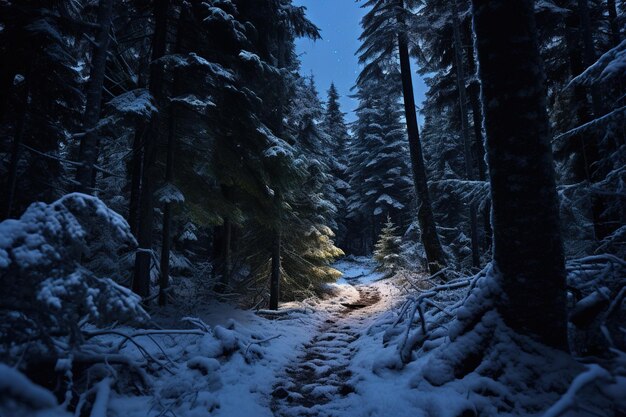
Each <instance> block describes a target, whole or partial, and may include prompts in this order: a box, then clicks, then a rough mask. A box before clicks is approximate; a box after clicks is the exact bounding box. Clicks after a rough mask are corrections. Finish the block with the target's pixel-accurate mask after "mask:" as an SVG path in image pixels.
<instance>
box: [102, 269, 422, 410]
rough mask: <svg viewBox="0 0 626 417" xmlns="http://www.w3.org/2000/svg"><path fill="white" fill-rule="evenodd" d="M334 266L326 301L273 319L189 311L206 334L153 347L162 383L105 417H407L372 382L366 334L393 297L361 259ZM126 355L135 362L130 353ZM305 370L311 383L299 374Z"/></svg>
mask: <svg viewBox="0 0 626 417" xmlns="http://www.w3.org/2000/svg"><path fill="white" fill-rule="evenodd" d="M335 267H336V268H337V269H339V270H340V271H342V272H343V273H344V277H343V278H342V279H341V280H339V281H338V282H337V283H336V284H331V285H330V288H329V293H330V294H331V295H329V296H328V297H327V298H326V299H323V300H319V299H311V300H306V301H304V302H299V303H295V302H293V303H283V304H281V306H280V313H279V314H276V313H273V312H269V311H265V310H261V311H259V312H257V313H255V312H252V311H243V310H239V309H236V308H234V307H232V306H230V305H228V304H223V303H214V304H212V305H210V306H206V307H205V308H202V309H201V310H200V311H197V312H196V314H195V316H196V317H197V318H198V319H199V320H201V321H202V322H203V323H205V324H206V326H207V328H208V329H209V332H208V333H207V334H206V335H205V336H196V335H172V336H167V337H165V336H164V337H159V339H158V340H159V344H160V345H161V346H162V347H163V349H164V350H165V353H166V354H167V356H168V357H169V359H170V360H171V361H172V362H173V363H174V365H173V366H170V368H171V370H172V373H171V374H170V373H169V372H160V374H159V378H157V380H156V381H155V383H154V384H155V390H154V392H155V394H156V395H155V396H154V398H153V396H152V395H146V396H135V395H133V396H124V395H118V394H114V395H113V396H112V398H111V400H110V408H109V413H110V415H112V416H120V417H122V416H124V417H145V416H146V415H149V416H152V415H154V416H157V415H166V414H167V411H168V410H171V411H173V413H174V414H175V415H177V416H190V417H191V416H206V415H211V416H223V417H237V416H242V417H250V416H254V417H263V416H274V415H289V416H291V415H293V416H299V415H319V416H323V415H328V416H331V415H341V416H366V415H367V416H386V415H398V416H402V415H407V416H408V415H415V412H416V410H412V414H411V412H410V410H409V409H407V408H406V404H407V403H406V401H404V400H401V399H400V397H401V395H399V392H398V391H399V389H398V388H399V387H398V385H399V384H402V382H401V381H399V380H398V379H397V378H395V376H392V375H388V374H385V373H383V374H381V375H378V376H377V375H375V374H374V367H373V364H374V363H375V362H376V360H377V358H378V357H379V355H380V353H381V349H382V342H381V340H380V338H381V333H380V332H371V331H370V332H369V333H368V330H370V328H372V326H374V327H375V326H376V324H377V323H379V322H380V321H381V319H383V318H384V317H385V316H388V315H389V314H390V312H389V310H390V309H391V308H392V306H393V305H394V304H395V303H397V302H398V300H399V298H400V293H399V290H398V289H397V287H396V286H395V285H393V283H392V282H391V281H389V280H381V278H382V277H383V274H382V273H379V272H375V271H374V268H375V264H374V263H373V262H372V261H371V260H370V259H368V258H347V259H344V260H342V261H340V262H338V263H337V264H336V265H335ZM360 303H364V304H360ZM156 319H157V320H159V318H158V317H157V318H156ZM162 322H163V323H161V324H167V327H170V328H171V327H174V325H175V323H168V322H167V320H166V319H163V320H162ZM107 337H111V336H107ZM143 342H144V343H145V346H146V347H148V346H150V345H152V346H153V347H154V348H156V346H154V344H151V343H150V341H149V340H143ZM394 350H395V348H394ZM128 353H132V354H133V355H135V356H136V358H137V359H140V358H141V356H140V352H138V351H137V350H136V349H135V348H134V347H132V346H129V347H128ZM153 353H154V354H155V355H159V352H158V350H155V351H154V352H153ZM312 353H317V354H318V356H316V355H315V354H312ZM163 356H164V355H163ZM307 368H309V369H312V370H314V375H317V376H318V377H319V378H317V379H313V378H311V376H312V375H308V374H306V372H305V371H306V369H307ZM339 371H344V373H343V374H342V375H337V374H336V372H339ZM305 378H306V379H307V380H305ZM383 381H386V382H387V384H386V385H384V384H381V382H383ZM403 381H404V382H405V386H406V381H405V380H403ZM303 382H306V384H303ZM302 385H305V386H302ZM285 397H286V398H285ZM305 397H306V398H305ZM303 404H304V405H303ZM149 410H150V411H149ZM390 411H393V413H392V414H389V412H390ZM403 413H404V414H403ZM172 415H173V414H172Z"/></svg>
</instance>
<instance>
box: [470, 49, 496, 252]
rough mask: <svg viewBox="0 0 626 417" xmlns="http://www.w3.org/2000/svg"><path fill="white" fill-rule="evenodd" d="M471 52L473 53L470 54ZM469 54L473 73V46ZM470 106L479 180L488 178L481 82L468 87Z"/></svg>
mask: <svg viewBox="0 0 626 417" xmlns="http://www.w3.org/2000/svg"><path fill="white" fill-rule="evenodd" d="M470 54H471V55H470ZM470 54H468V63H469V66H470V71H471V73H472V74H475V72H476V64H475V62H474V48H473V47H472V48H471V50H470ZM468 93H469V99H470V106H472V122H473V124H474V136H475V139H474V140H475V142H474V145H475V146H474V149H475V151H474V152H475V154H476V162H477V166H478V180H479V181H485V180H486V179H487V164H486V163H485V143H484V138H483V128H482V126H483V113H482V110H481V109H480V83H479V82H478V81H475V82H472V83H470V85H469V88H468ZM490 213H491V203H490V202H489V201H488V202H487V204H485V207H484V209H483V210H482V214H481V215H482V219H483V224H484V234H485V240H484V242H483V248H484V250H485V251H486V250H488V249H489V248H490V247H491V238H492V236H493V230H491V214H490Z"/></svg>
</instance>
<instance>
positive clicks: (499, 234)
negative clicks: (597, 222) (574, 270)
mask: <svg viewBox="0 0 626 417" xmlns="http://www.w3.org/2000/svg"><path fill="white" fill-rule="evenodd" d="M533 3H534V2H533V1H532V0H519V1H515V2H511V1H508V0H472V4H473V15H474V30H475V33H476V42H475V44H476V48H477V52H478V60H479V76H480V79H481V83H482V103H483V113H484V115H485V118H484V121H485V132H486V136H487V157H488V167H489V177H490V181H491V196H492V203H493V208H492V210H493V216H492V217H493V229H494V270H495V271H496V273H497V275H496V276H497V278H496V279H498V281H499V284H500V285H501V288H502V291H503V294H502V297H501V298H500V300H498V301H497V306H498V310H499V311H500V313H501V314H502V317H503V319H504V320H505V322H506V323H507V324H508V325H509V326H510V327H511V328H512V329H514V330H515V331H517V332H519V333H522V334H527V335H529V336H531V337H533V338H535V339H537V340H538V341H540V342H542V343H544V344H546V345H549V346H552V347H555V348H558V349H563V350H567V317H566V292H565V266H564V256H563V248H562V242H561V235H560V227H559V208H558V200H557V194H556V184H555V179H554V167H553V161H552V150H551V145H550V142H551V133H550V125H549V121H548V115H547V112H546V91H545V75H544V71H543V64H542V62H541V58H540V56H539V50H538V46H537V39H536V27H535V20H534V14H533V13H534V12H533Z"/></svg>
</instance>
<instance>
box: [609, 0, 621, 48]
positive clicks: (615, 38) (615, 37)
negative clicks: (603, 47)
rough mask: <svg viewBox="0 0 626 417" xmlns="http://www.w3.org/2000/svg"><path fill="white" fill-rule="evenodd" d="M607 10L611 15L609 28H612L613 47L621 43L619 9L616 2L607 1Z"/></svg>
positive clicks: (612, 0) (613, 0)
mask: <svg viewBox="0 0 626 417" xmlns="http://www.w3.org/2000/svg"><path fill="white" fill-rule="evenodd" d="M606 8H607V11H608V14H609V27H610V28H611V42H612V43H613V46H617V45H619V44H620V42H621V36H620V33H619V26H618V24H617V8H616V7H615V0H606Z"/></svg>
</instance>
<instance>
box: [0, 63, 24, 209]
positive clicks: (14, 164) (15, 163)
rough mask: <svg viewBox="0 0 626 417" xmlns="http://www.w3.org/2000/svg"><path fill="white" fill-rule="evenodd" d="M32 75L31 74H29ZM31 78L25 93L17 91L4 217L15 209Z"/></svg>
mask: <svg viewBox="0 0 626 417" xmlns="http://www.w3.org/2000/svg"><path fill="white" fill-rule="evenodd" d="M28 77H30V75H29V76H28ZM29 81H30V80H29V79H28V78H27V79H26V80H25V82H24V83H23V84H24V85H23V86H22V88H23V89H24V92H23V94H20V93H19V91H16V94H15V96H16V102H17V105H16V109H15V112H16V115H17V120H16V123H15V133H14V135H13V143H12V144H11V157H10V159H9V170H8V172H7V189H6V197H5V198H6V200H5V205H4V212H3V213H2V214H3V218H4V219H8V218H9V217H11V212H12V211H13V204H14V202H15V187H16V185H17V172H18V168H19V163H20V157H21V154H22V141H23V139H24V128H25V125H26V117H27V115H28V101H29V96H30V87H29V85H30V82H29Z"/></svg>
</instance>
